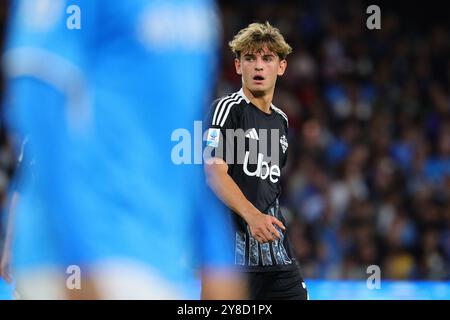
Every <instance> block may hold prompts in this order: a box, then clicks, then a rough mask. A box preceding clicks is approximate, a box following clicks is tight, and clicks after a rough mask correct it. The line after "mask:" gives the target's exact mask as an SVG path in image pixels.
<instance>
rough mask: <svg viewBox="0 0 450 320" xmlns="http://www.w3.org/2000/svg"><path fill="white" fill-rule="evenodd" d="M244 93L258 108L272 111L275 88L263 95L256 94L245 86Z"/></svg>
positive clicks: (268, 111)
mask: <svg viewBox="0 0 450 320" xmlns="http://www.w3.org/2000/svg"><path fill="white" fill-rule="evenodd" d="M243 90H244V94H245V96H246V97H248V98H249V99H250V102H251V103H252V104H254V105H255V106H256V107H257V108H258V109H260V110H261V111H262V112H265V113H268V114H270V113H272V109H271V105H272V99H273V90H272V91H271V92H268V93H264V94H261V95H254V94H253V93H252V92H251V91H250V90H248V89H247V88H246V87H245V86H243Z"/></svg>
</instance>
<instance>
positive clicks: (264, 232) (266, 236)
mask: <svg viewBox="0 0 450 320" xmlns="http://www.w3.org/2000/svg"><path fill="white" fill-rule="evenodd" d="M248 220H249V221H247V224H248V226H249V229H250V233H251V235H252V237H253V238H255V239H256V240H257V241H258V242H259V243H266V242H271V241H274V240H276V239H279V238H280V237H281V235H280V233H279V232H278V230H277V229H276V228H275V226H274V225H276V226H278V227H280V228H281V229H282V230H286V228H285V227H284V225H283V223H281V221H280V220H278V219H277V218H275V217H273V216H269V215H267V214H263V213H261V212H259V211H257V212H255V213H254V214H253V215H252V216H251V218H250V219H248Z"/></svg>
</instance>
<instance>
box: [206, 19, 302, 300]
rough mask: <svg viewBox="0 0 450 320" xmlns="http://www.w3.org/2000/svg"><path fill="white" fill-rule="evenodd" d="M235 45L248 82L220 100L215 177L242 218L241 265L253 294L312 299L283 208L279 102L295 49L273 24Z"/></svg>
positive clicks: (213, 182) (212, 160) (213, 131)
mask: <svg viewBox="0 0 450 320" xmlns="http://www.w3.org/2000/svg"><path fill="white" fill-rule="evenodd" d="M229 45H230V48H231V50H232V51H233V53H234V54H235V56H236V58H235V61H234V62H235V67H236V72H237V74H238V75H240V76H242V88H241V90H239V91H238V92H235V93H233V94H229V95H227V96H225V97H222V98H220V99H218V100H216V101H215V102H214V103H213V105H212V109H211V112H210V115H209V120H208V122H209V125H210V129H209V130H208V134H207V139H206V146H207V147H206V150H207V152H206V154H209V155H210V156H209V157H207V160H206V161H205V163H206V164H205V172H206V174H207V181H208V184H209V185H210V187H211V188H212V190H214V192H215V193H216V194H217V195H218V197H219V198H220V199H221V200H222V201H223V202H224V203H225V204H226V205H227V206H228V207H229V208H230V210H231V212H232V216H233V217H234V220H235V222H236V225H237V230H236V236H235V244H234V245H235V249H234V255H235V264H236V265H237V266H238V267H240V268H241V270H242V271H244V272H246V274H247V275H248V280H249V290H250V296H251V298H252V299H306V298H307V291H306V286H305V283H304V281H303V279H302V276H301V274H300V271H299V267H298V265H297V263H296V261H295V259H294V257H293V254H292V252H291V247H290V244H289V241H288V238H287V237H286V228H285V226H284V218H283V215H282V212H281V211H280V206H279V197H280V193H281V187H280V179H281V169H282V167H283V166H284V165H285V163H286V160H287V155H288V141H287V136H288V118H287V116H286V114H285V113H284V112H283V111H281V110H280V109H279V108H277V107H275V106H274V105H273V104H272V99H273V96H274V90H275V83H276V80H277V77H278V76H281V75H283V74H284V72H285V70H286V67H287V62H286V56H287V55H288V54H289V53H290V52H291V51H292V49H291V47H290V46H289V45H288V44H287V43H286V42H285V40H284V38H283V36H282V35H281V34H280V32H279V30H278V29H276V28H274V27H273V26H271V25H270V24H269V23H268V22H266V23H265V24H261V23H252V24H250V25H249V26H248V27H247V28H245V29H243V30H241V31H239V32H238V33H237V35H236V36H235V37H234V39H233V40H232V41H231V42H230V43H229Z"/></svg>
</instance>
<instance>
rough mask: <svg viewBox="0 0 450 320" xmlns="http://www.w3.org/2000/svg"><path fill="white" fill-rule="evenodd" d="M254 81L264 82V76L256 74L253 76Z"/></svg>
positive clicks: (257, 82)
mask: <svg viewBox="0 0 450 320" xmlns="http://www.w3.org/2000/svg"><path fill="white" fill-rule="evenodd" d="M253 81H254V82H255V83H256V84H262V83H263V81H264V77H263V76H261V75H256V76H254V77H253Z"/></svg>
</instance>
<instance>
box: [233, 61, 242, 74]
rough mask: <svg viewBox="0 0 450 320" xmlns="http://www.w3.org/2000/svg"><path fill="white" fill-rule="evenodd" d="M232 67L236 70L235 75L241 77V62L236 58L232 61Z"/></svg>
mask: <svg viewBox="0 0 450 320" xmlns="http://www.w3.org/2000/svg"><path fill="white" fill-rule="evenodd" d="M234 67H235V68H236V73H237V74H238V75H242V70H241V60H240V59H238V58H235V59H234Z"/></svg>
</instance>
